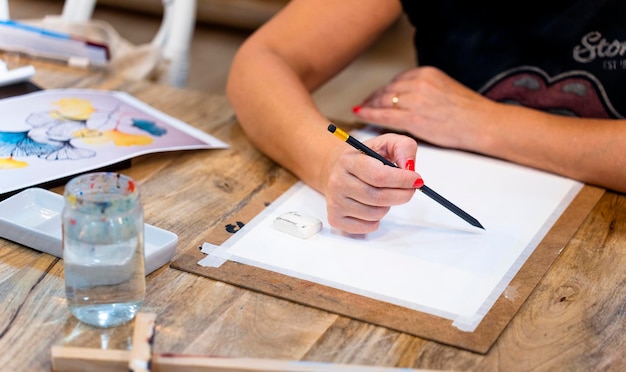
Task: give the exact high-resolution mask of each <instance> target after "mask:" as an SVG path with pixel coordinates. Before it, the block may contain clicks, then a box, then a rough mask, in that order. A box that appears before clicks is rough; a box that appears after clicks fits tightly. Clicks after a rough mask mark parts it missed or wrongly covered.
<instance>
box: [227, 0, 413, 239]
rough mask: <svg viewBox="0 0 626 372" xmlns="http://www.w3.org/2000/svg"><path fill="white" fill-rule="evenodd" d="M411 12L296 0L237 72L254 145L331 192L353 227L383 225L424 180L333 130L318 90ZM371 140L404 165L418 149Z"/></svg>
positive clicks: (241, 113)
mask: <svg viewBox="0 0 626 372" xmlns="http://www.w3.org/2000/svg"><path fill="white" fill-rule="evenodd" d="M401 11H402V8H401V5H400V3H399V2H398V1H395V0H393V1H378V0H342V1H331V0H317V1H313V0H292V1H290V2H289V3H288V5H287V6H286V7H285V8H284V9H283V10H282V11H281V12H280V13H279V14H278V15H277V16H275V17H274V18H273V19H272V20H270V21H269V22H268V23H267V24H265V25H264V26H263V27H261V28H260V29H259V30H258V31H257V32H255V33H254V34H253V35H252V36H251V37H250V38H249V39H248V40H247V41H246V42H245V43H244V44H243V45H242V47H241V48H240V50H239V51H238V53H237V54H236V56H235V59H234V61H233V65H232V67H231V71H230V74H229V79H228V84H227V95H228V98H229V100H230V102H231V104H232V105H233V107H234V109H235V112H236V114H237V118H238V120H239V122H240V124H241V126H242V127H243V129H244V131H245V132H246V134H247V135H248V137H249V138H250V140H251V142H252V143H253V144H254V145H255V146H256V147H258V148H259V149H260V150H261V151H263V152H264V153H265V154H267V155H268V156H270V157H271V158H272V159H274V160H275V161H276V162H278V163H280V164H281V165H283V166H284V167H286V168H287V169H289V170H290V171H292V172H293V173H295V174H296V175H297V176H298V177H299V178H301V179H302V180H303V181H304V182H306V183H307V184H308V185H310V186H311V187H313V188H314V189H316V190H318V191H320V192H322V193H323V194H325V197H326V200H327V207H328V220H329V222H330V223H331V225H333V226H335V227H337V228H340V229H342V230H344V231H347V232H351V233H367V232H370V231H374V230H376V229H377V228H378V224H379V221H380V219H381V218H382V217H383V216H384V215H385V214H386V213H387V211H388V210H389V208H390V207H391V206H393V205H397V204H401V203H405V202H407V201H408V200H410V198H411V196H412V195H413V193H414V190H415V186H414V185H415V184H416V182H418V180H419V181H421V177H420V176H419V175H418V174H416V173H415V172H414V171H413V170H411V169H410V167H407V169H402V168H401V169H398V168H392V167H387V166H383V165H382V164H381V163H380V162H379V161H377V160H375V159H372V158H370V157H367V156H363V155H361V154H359V153H358V152H357V151H356V150H355V149H353V148H351V147H350V146H347V145H346V144H345V143H343V142H342V141H339V140H338V139H337V138H335V137H334V136H333V135H331V134H330V133H329V132H328V131H327V127H328V123H329V121H328V119H327V118H325V117H324V116H323V115H322V114H321V113H320V111H319V110H318V109H317V107H316V106H315V103H314V101H313V99H312V97H311V92H312V91H313V90H315V89H316V88H318V87H319V86H320V85H322V84H323V83H325V82H326V81H327V80H329V79H330V78H331V77H333V76H334V75H335V74H336V73H338V72H339V71H340V70H341V69H342V68H344V67H345V66H346V65H347V64H348V63H350V62H351V61H352V60H353V59H354V58H355V57H356V56H358V55H359V54H360V53H361V52H362V51H363V50H364V49H365V48H366V47H367V46H368V45H370V44H371V42H372V41H373V40H374V39H375V38H376V37H377V36H378V35H379V34H380V33H381V32H382V31H383V30H385V29H386V28H387V27H388V26H390V25H391V24H392V23H393V22H395V20H396V19H397V18H398V17H399V16H400V14H401ZM368 144H369V145H370V146H371V147H372V148H373V149H374V150H376V151H379V152H381V154H382V155H383V156H386V157H387V158H389V159H390V160H391V161H393V162H396V163H397V164H399V165H400V166H401V167H404V166H405V164H409V163H410V162H411V161H413V160H414V158H415V152H416V150H417V144H416V143H415V141H413V140H412V139H410V138H408V137H406V136H384V137H383V136H381V137H379V138H376V139H374V140H372V141H371V142H368ZM418 183H419V182H418Z"/></svg>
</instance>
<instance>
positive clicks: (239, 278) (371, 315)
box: [171, 179, 604, 354]
mask: <svg viewBox="0 0 626 372" xmlns="http://www.w3.org/2000/svg"><path fill="white" fill-rule="evenodd" d="M291 184H293V179H292V180H287V181H278V182H277V183H276V184H273V185H272V187H266V188H264V189H263V190H261V191H260V192H259V193H258V194H256V195H255V196H254V197H253V198H252V199H250V200H249V201H248V203H247V204H246V205H245V206H243V207H242V208H241V209H240V210H239V212H238V213H237V214H236V216H234V218H235V219H236V220H237V221H240V222H242V223H244V224H245V223H246V222H247V221H250V220H251V219H252V218H254V217H255V216H256V215H257V214H258V213H260V212H261V211H262V210H263V208H264V207H265V206H266V205H267V204H268V203H270V202H272V201H273V200H275V199H276V198H277V197H278V196H280V195H281V193H282V192H284V191H286V190H287V189H288V188H289V186H291ZM603 193H604V190H603V189H599V188H595V187H591V186H584V187H583V188H582V189H581V190H580V191H579V193H578V195H577V196H576V197H575V198H574V199H573V200H572V202H571V203H570V204H569V206H568V207H567V208H566V210H565V211H564V212H563V213H562V215H561V216H560V217H559V219H558V220H557V221H556V223H555V224H554V225H553V226H552V228H551V229H550V231H549V232H548V233H547V235H546V236H545V237H544V239H543V240H542V241H541V242H540V243H539V244H538V245H537V247H536V248H535V250H534V251H533V253H532V255H530V257H529V258H528V259H527V260H526V262H525V263H524V264H523V266H522V267H521V268H520V270H519V271H518V272H517V274H516V275H515V276H514V278H513V279H512V280H511V282H510V283H509V285H508V287H507V289H505V290H504V291H503V292H502V295H500V296H499V298H498V299H497V300H496V302H495V303H494V304H493V306H492V307H491V309H490V311H489V312H488V313H487V315H486V316H485V317H484V318H483V320H482V322H481V323H480V324H479V325H478V327H477V328H476V329H475V330H474V331H473V332H464V331H461V330H459V329H458V328H456V327H455V326H453V325H452V321H451V320H449V319H444V318H440V317H437V316H434V315H431V314H427V313H424V312H420V311H416V310H412V309H408V308H405V307H402V306H397V305H393V304H390V303H386V302H383V301H379V300H375V299H372V298H369V297H365V296H362V295H358V294H354V293H351V292H347V291H343V290H339V289H336V288H331V287H328V286H325V285H321V284H317V283H313V282H310V281H306V280H301V279H298V278H294V277H291V276H288V275H283V274H279V273H276V272H273V271H269V270H265V269H261V268H258V267H255V266H250V265H245V264H242V263H238V262H232V261H226V262H225V263H224V264H222V265H221V266H219V267H217V268H215V267H204V266H201V265H199V264H198V261H200V260H201V259H202V258H204V257H206V255H205V254H204V253H202V252H200V249H199V247H189V248H188V249H187V250H186V251H185V252H183V254H181V255H180V256H178V257H177V258H176V259H175V260H174V261H172V263H171V267H173V268H175V269H179V270H183V271H187V272H191V273H195V274H197V275H201V276H205V277H208V278H211V279H214V280H218V281H222V282H226V283H230V284H233V285H237V286H240V287H243V288H246V289H250V290H253V291H258V292H262V293H265V294H268V295H271V296H276V297H278V298H282V299H285V300H290V301H294V302H296V303H300V304H304V305H307V306H311V307H315V308H318V309H321V310H325V311H329V312H332V313H336V314H340V315H343V316H347V317H350V318H353V319H357V320H361V321H364V322H368V323H371V324H375V325H379V326H383V327H387V328H389V329H393V330H397V331H399V332H404V333H407V334H411V335H414V336H418V337H422V338H425V339H429V340H433V341H437V342H441V343H445V344H448V345H452V346H455V347H459V348H463V349H467V350H470V351H473V352H478V353H483V354H485V353H487V352H488V351H489V349H490V347H491V346H492V345H493V344H494V342H495V341H496V340H497V338H498V336H499V335H500V334H501V333H502V331H503V330H504V329H505V328H506V326H507V324H508V323H509V322H510V320H511V319H512V318H513V316H515V314H516V313H517V311H518V310H519V309H520V307H521V306H522V304H523V303H524V302H525V301H526V299H527V298H528V296H529V295H530V294H531V293H532V291H533V289H534V288H535V286H536V285H537V284H538V282H539V281H540V280H541V278H542V277H543V275H544V274H545V273H546V272H547V270H548V269H549V268H550V266H551V265H552V263H553V262H554V260H555V259H556V258H557V257H558V255H559V253H560V252H561V251H562V249H563V248H564V247H565V246H566V245H567V243H568V242H569V240H570V239H571V238H572V236H573V235H574V233H575V232H576V231H577V229H578V227H579V226H580V224H581V223H582V222H583V221H584V219H585V218H586V216H587V215H588V214H589V212H590V211H591V209H592V208H593V207H594V206H595V204H596V203H597V201H598V200H599V199H600V197H601V196H602V195H603ZM207 236H210V237H211V239H210V240H207V241H208V242H210V243H212V244H218V245H219V244H221V243H223V242H224V241H226V240H227V239H228V238H229V237H230V234H229V233H228V232H227V231H225V230H224V229H219V228H216V229H213V230H212V231H210V232H208V234H207ZM509 288H511V289H514V291H515V294H516V295H515V296H506V294H507V290H508V289H509Z"/></svg>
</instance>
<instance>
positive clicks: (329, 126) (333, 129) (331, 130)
mask: <svg viewBox="0 0 626 372" xmlns="http://www.w3.org/2000/svg"><path fill="white" fill-rule="evenodd" d="M335 130H337V127H336V126H335V125H334V124H330V125H328V131H329V132H330V133H335Z"/></svg>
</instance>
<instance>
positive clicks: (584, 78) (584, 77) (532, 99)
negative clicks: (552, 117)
mask: <svg viewBox="0 0 626 372" xmlns="http://www.w3.org/2000/svg"><path fill="white" fill-rule="evenodd" d="M482 92H483V94H484V95H485V96H486V97H488V98H491V99H493V100H495V101H498V102H508V103H514V104H520V105H523V106H527V107H533V108H536V109H540V110H544V111H548V112H552V113H557V114H563V115H570V116H578V117H587V118H616V117H621V115H619V114H618V113H617V112H616V111H615V109H614V108H613V107H612V105H611V103H610V101H609V99H608V97H607V96H606V94H604V89H603V87H602V84H600V83H599V82H598V81H597V79H595V78H594V77H593V75H590V74H588V73H587V72H584V71H575V72H570V73H566V74H561V75H559V76H557V77H554V78H550V77H548V75H547V74H545V73H544V72H543V71H540V70H538V69H534V68H526V69H516V70H513V71H510V72H508V73H505V74H501V75H500V76H499V77H498V78H496V79H494V80H492V82H491V83H489V84H487V85H486V88H484V89H482Z"/></svg>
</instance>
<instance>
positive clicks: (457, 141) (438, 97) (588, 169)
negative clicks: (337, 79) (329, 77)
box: [355, 67, 626, 192]
mask: <svg viewBox="0 0 626 372" xmlns="http://www.w3.org/2000/svg"><path fill="white" fill-rule="evenodd" d="M394 96H397V97H398V103H397V104H396V107H394V105H393V103H392V97H394ZM355 112H356V115H357V116H358V117H359V118H361V119H362V120H365V121H368V122H373V123H378V124H380V125H383V126H387V127H392V128H395V129H401V130H405V131H407V132H409V133H411V134H413V135H415V136H416V137H418V138H421V139H424V140H426V141H429V142H432V143H435V144H437V145H441V146H445V147H451V148H457V149H461V150H468V151H473V152H478V153H482V154H486V155H490V156H494V157H497V158H502V159H505V160H509V161H512V162H515V163H519V164H524V165H527V166H530V167H533V168H537V169H542V170H546V171H549V172H552V173H557V174H560V175H563V176H566V177H570V178H573V179H577V180H581V181H584V182H588V183H591V184H595V185H599V186H602V187H606V188H609V189H613V190H616V191H619V192H626V150H625V147H626V120H606V119H583V118H574V117H567V116H559V115H554V114H549V113H545V112H542V111H539V110H534V109H529V108H525V107H521V106H513V105H509V104H503V103H497V102H494V101H492V100H490V99H487V98H485V97H483V96H482V95H480V94H478V93H476V92H474V91H472V90H470V89H468V88H466V87H464V86H462V85H461V84H460V83H458V82H456V81H455V80H453V79H452V78H450V77H449V76H447V75H446V74H444V73H443V72H442V71H440V70H438V69H435V68H432V67H422V68H415V69H411V70H409V71H407V72H405V73H403V74H400V75H399V76H398V77H397V78H395V79H394V80H393V81H392V82H390V83H389V84H387V85H386V86H384V87H382V88H380V89H378V90H377V91H376V92H374V93H373V94H372V95H371V96H370V97H369V98H367V99H366V100H365V101H364V102H363V104H362V105H360V106H358V107H356V108H355Z"/></svg>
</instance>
